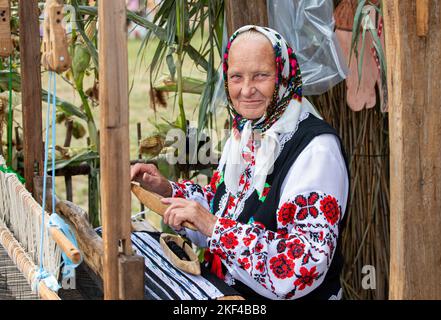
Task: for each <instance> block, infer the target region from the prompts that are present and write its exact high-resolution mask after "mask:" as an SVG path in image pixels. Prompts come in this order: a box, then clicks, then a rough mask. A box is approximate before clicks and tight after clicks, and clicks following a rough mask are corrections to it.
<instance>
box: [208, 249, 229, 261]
mask: <svg viewBox="0 0 441 320" xmlns="http://www.w3.org/2000/svg"><path fill="white" fill-rule="evenodd" d="M211 253H213V254H215V255H218V256H219V257H220V258H221V259H222V260H225V259H226V258H227V255H226V254H225V252H223V251H222V250H221V249H219V248H216V249H214V250H211Z"/></svg>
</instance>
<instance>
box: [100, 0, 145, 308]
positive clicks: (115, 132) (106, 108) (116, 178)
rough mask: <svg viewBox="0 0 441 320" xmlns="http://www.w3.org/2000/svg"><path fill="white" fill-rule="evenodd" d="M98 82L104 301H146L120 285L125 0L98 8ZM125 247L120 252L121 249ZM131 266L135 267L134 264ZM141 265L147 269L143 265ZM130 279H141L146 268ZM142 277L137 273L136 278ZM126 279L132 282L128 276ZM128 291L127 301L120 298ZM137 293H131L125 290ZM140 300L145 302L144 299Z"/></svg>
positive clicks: (127, 205) (124, 228) (125, 160)
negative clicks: (141, 274) (138, 299)
mask: <svg viewBox="0 0 441 320" xmlns="http://www.w3.org/2000/svg"><path fill="white" fill-rule="evenodd" d="M98 14H99V19H98V20H99V30H100V35H99V66H100V68H99V69H100V70H99V77H100V95H99V101H100V107H101V121H100V123H101V130H100V139H101V141H100V163H101V172H100V173H101V206H102V208H101V209H102V222H103V241H104V269H103V271H104V277H103V281H104V298H105V299H119V298H123V297H131V298H133V297H139V298H142V297H143V293H144V292H143V291H142V292H135V291H136V290H138V288H137V287H132V288H129V287H128V286H126V285H125V284H124V283H119V281H118V279H119V276H118V275H119V272H118V269H119V265H120V261H119V252H120V249H121V251H122V253H123V254H125V255H126V256H131V254H132V247H131V240H130V235H131V220H130V216H131V199H130V196H131V194H130V158H129V155H130V150H129V146H130V140H129V107H128V57H127V26H126V4H125V1H124V0H115V1H106V3H105V5H101V2H100V3H99V5H98ZM120 245H121V248H120ZM131 263H133V262H131ZM142 266H143V265H142ZM142 266H141V265H140V264H139V268H138V269H139V270H136V272H133V273H131V274H130V275H128V277H134V279H138V278H139V276H140V275H139V274H140V273H142V272H143V268H142ZM137 273H139V274H137ZM124 280H125V281H126V280H127V281H128V278H127V277H124ZM120 289H121V292H123V291H124V296H122V297H121V296H120V295H119V293H120ZM132 289H133V290H134V292H128V291H127V290H132ZM140 295H142V297H141V296H140Z"/></svg>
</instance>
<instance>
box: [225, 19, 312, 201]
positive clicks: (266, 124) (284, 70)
mask: <svg viewBox="0 0 441 320" xmlns="http://www.w3.org/2000/svg"><path fill="white" fill-rule="evenodd" d="M250 29H253V30H256V31H257V32H260V33H262V34H263V35H264V36H266V37H267V38H268V39H269V40H270V42H271V44H272V45H273V49H274V53H275V58H276V69H277V76H276V86H275V90H274V94H273V97H272V100H271V102H270V105H269V106H268V108H267V110H266V114H265V115H263V116H262V117H261V118H260V119H257V120H249V119H246V118H244V117H242V115H240V114H239V113H237V111H236V110H235V109H234V107H233V103H232V101H231V98H230V96H229V92H228V78H227V72H228V52H229V50H230V48H231V43H232V42H233V41H234V39H236V37H237V36H238V35H239V34H240V33H242V32H246V31H248V30H250ZM223 71H224V84H225V91H226V94H227V97H228V102H229V108H230V111H231V112H232V114H233V115H234V120H233V133H234V134H233V135H232V136H230V138H229V139H228V141H227V143H226V144H225V147H224V150H223V153H222V158H221V160H220V163H219V165H220V169H222V167H223V166H225V173H224V181H225V186H226V189H227V191H228V192H231V193H232V194H233V195H234V196H236V194H237V190H238V185H239V180H240V176H241V174H242V173H243V170H244V169H245V167H246V163H245V162H244V159H243V158H242V156H241V155H242V151H243V149H244V147H245V146H246V145H247V144H248V141H249V140H250V139H251V138H252V137H253V131H254V130H257V131H260V132H261V133H263V134H262V135H261V140H260V147H259V148H258V149H257V151H256V156H255V170H254V176H253V179H254V182H255V183H254V186H255V189H256V191H257V192H258V193H261V192H262V191H263V187H264V185H265V181H266V177H267V175H268V174H270V173H271V171H272V169H273V165H274V162H275V159H276V157H277V156H278V153H279V151H280V142H279V135H280V134H282V133H288V132H293V131H295V130H296V126H297V123H298V120H299V118H300V115H301V113H302V112H309V113H312V114H314V115H315V116H317V117H319V118H320V115H319V114H318V113H317V111H316V110H315V109H314V107H313V106H312V105H311V104H310V103H309V101H308V100H307V99H302V77H301V74H300V68H299V64H298V62H297V59H296V56H295V54H294V51H293V49H292V48H291V47H290V46H289V45H288V43H287V42H286V40H285V39H284V38H283V37H282V36H281V35H280V34H279V33H277V32H276V31H274V30H272V29H270V28H265V27H259V26H253V25H249V26H244V27H242V28H240V29H239V30H237V31H236V32H235V33H234V34H233V35H232V36H231V38H230V41H229V42H228V45H227V48H226V50H225V54H224V61H223ZM257 136H259V135H257Z"/></svg>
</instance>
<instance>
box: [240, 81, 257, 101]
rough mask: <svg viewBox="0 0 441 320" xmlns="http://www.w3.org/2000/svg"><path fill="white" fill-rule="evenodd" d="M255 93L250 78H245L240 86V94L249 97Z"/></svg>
mask: <svg viewBox="0 0 441 320" xmlns="http://www.w3.org/2000/svg"><path fill="white" fill-rule="evenodd" d="M255 93H256V88H255V86H254V83H253V82H252V81H250V80H245V81H244V83H243V86H242V95H243V96H244V97H250V96H252V95H253V94H255Z"/></svg>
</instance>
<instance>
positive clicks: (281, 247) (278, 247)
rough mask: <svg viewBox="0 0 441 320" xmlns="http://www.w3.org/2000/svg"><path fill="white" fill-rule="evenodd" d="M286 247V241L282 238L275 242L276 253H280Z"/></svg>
mask: <svg viewBox="0 0 441 320" xmlns="http://www.w3.org/2000/svg"><path fill="white" fill-rule="evenodd" d="M285 249H286V242H285V241H284V240H282V241H280V242H279V243H278V244H277V253H282V252H283V251H285Z"/></svg>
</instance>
